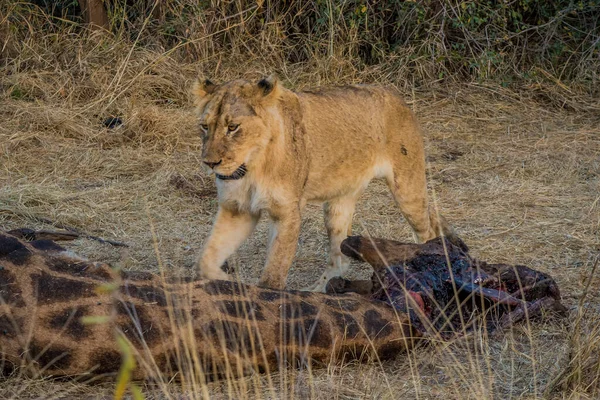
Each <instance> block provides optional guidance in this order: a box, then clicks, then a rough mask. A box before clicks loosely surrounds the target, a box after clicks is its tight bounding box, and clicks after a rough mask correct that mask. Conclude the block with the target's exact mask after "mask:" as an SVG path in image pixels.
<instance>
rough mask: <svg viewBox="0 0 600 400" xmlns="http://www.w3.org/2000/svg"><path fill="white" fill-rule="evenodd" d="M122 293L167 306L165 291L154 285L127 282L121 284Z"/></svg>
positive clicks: (146, 301)
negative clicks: (138, 284)
mask: <svg viewBox="0 0 600 400" xmlns="http://www.w3.org/2000/svg"><path fill="white" fill-rule="evenodd" d="M121 293H123V294H125V295H129V296H131V297H135V298H136V299H140V300H142V301H144V302H145V303H156V304H158V305H159V306H161V307H166V306H167V297H166V295H165V292H164V291H163V290H162V289H159V288H156V287H153V286H137V285H132V284H125V285H123V286H121Z"/></svg>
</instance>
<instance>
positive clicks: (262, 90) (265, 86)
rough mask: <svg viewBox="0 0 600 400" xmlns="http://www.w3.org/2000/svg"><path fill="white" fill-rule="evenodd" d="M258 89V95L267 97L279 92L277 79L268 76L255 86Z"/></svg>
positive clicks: (273, 76)
mask: <svg viewBox="0 0 600 400" xmlns="http://www.w3.org/2000/svg"><path fill="white" fill-rule="evenodd" d="M256 85H257V87H258V93H259V94H261V95H263V96H269V95H273V94H276V93H277V92H278V91H279V85H280V83H279V79H278V78H277V76H275V75H269V76H268V77H266V78H263V79H261V80H260V81H258V83H257V84H256Z"/></svg>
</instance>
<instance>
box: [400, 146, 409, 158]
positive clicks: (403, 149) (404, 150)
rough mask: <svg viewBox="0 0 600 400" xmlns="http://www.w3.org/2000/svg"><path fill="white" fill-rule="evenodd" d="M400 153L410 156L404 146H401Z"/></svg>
mask: <svg viewBox="0 0 600 400" xmlns="http://www.w3.org/2000/svg"><path fill="white" fill-rule="evenodd" d="M400 152H401V153H402V154H403V155H405V156H407V155H408V150H406V147H404V145H402V146H400Z"/></svg>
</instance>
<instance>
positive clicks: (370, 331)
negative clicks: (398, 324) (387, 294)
mask: <svg viewBox="0 0 600 400" xmlns="http://www.w3.org/2000/svg"><path fill="white" fill-rule="evenodd" d="M363 322H364V328H365V331H367V335H368V336H369V338H371V339H375V338H384V337H387V336H389V335H390V334H391V333H392V331H393V330H394V329H393V327H392V324H391V323H390V321H388V320H386V319H383V318H381V313H380V312H379V311H377V310H368V311H366V312H365V316H364V319H363Z"/></svg>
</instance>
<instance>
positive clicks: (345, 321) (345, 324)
mask: <svg viewBox="0 0 600 400" xmlns="http://www.w3.org/2000/svg"><path fill="white" fill-rule="evenodd" d="M331 315H332V316H333V318H334V320H335V323H336V324H337V326H338V328H339V329H340V331H341V332H345V333H346V337H347V338H355V337H356V336H358V335H359V334H360V333H361V332H362V331H361V329H360V325H359V324H358V322H357V321H356V319H354V317H353V316H352V315H350V314H346V313H340V312H336V311H332V312H331Z"/></svg>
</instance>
